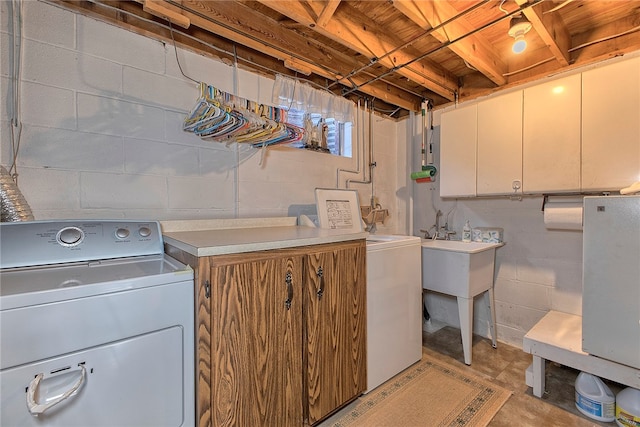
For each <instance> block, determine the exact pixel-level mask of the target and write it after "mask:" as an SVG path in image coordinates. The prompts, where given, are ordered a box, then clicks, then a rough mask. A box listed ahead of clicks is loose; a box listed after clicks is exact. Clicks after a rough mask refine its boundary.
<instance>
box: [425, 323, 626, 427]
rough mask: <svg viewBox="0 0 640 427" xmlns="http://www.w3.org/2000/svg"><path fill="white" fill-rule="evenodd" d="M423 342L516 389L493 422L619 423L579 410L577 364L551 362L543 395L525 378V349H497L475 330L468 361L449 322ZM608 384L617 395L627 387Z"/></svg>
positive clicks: (544, 426) (546, 426)
mask: <svg viewBox="0 0 640 427" xmlns="http://www.w3.org/2000/svg"><path fill="white" fill-rule="evenodd" d="M423 347H424V348H425V351H426V352H427V353H428V354H430V355H431V356H433V357H435V358H437V359H439V360H443V361H445V362H448V363H450V364H453V365H456V366H459V367H463V368H464V369H469V370H470V371H472V372H476V373H478V374H480V375H482V376H485V377H489V378H492V379H494V381H496V382H497V383H499V384H500V385H502V386H503V387H505V388H507V389H510V390H512V391H513V395H512V396H511V397H510V398H509V400H508V401H507V403H506V404H505V405H504V406H503V407H502V409H500V411H499V412H498V414H497V415H496V416H495V417H494V418H493V420H492V421H491V423H490V424H489V426H491V427H502V426H509V427H513V426H519V427H529V426H531V427H538V426H540V427H550V426H563V427H569V426H578V427H587V426H613V427H615V426H616V423H615V422H611V423H602V422H598V421H596V420H593V419H591V418H589V417H587V416H585V415H583V414H581V413H580V412H579V411H578V410H577V409H576V407H575V403H574V402H575V394H574V383H575V379H576V377H577V375H578V374H579V371H576V370H575V369H572V368H567V367H564V366H561V365H558V364H556V363H552V362H547V367H546V387H545V394H544V395H543V397H542V398H537V397H535V396H533V394H532V392H531V388H530V387H527V385H526V384H525V377H524V375H525V370H526V369H527V366H529V365H530V364H531V355H530V354H527V353H525V352H524V351H522V350H521V349H520V348H516V347H513V346H509V345H507V344H503V343H500V342H498V348H497V349H494V348H492V347H491V340H489V339H485V338H482V337H480V336H475V335H474V337H473V360H472V363H471V366H466V365H465V364H464V358H463V354H462V339H461V337H460V330H459V329H456V328H452V327H449V326H445V327H443V328H441V329H439V330H437V331H435V332H432V333H428V332H424V333H423ZM605 383H606V384H607V385H608V386H609V387H610V388H611V390H612V391H613V393H614V394H617V393H618V392H619V391H620V390H621V389H622V388H623V387H621V386H620V385H619V384H616V383H612V382H609V381H605Z"/></svg>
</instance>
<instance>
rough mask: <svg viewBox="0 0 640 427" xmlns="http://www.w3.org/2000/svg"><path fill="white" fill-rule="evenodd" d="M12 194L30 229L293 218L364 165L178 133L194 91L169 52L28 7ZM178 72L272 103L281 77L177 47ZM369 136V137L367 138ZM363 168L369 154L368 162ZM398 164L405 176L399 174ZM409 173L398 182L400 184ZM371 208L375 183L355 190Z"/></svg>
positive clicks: (387, 124) (391, 151)
mask: <svg viewBox="0 0 640 427" xmlns="http://www.w3.org/2000/svg"><path fill="white" fill-rule="evenodd" d="M22 4H23V21H24V25H23V39H22V46H23V50H22V56H23V60H22V85H21V96H20V102H21V113H22V114H21V121H22V122H23V131H22V138H21V144H20V151H19V155H18V158H17V160H18V161H17V164H18V172H19V177H18V186H19V188H20V189H21V191H22V193H23V195H24V196H25V199H26V200H27V202H28V203H29V204H30V206H31V208H32V210H33V212H34V215H35V217H36V219H54V218H145V219H146V218H151V219H160V220H162V219H183V218H230V217H254V216H284V215H288V214H292V213H293V214H295V209H292V206H293V207H296V206H303V207H308V206H312V205H314V204H315V198H314V191H313V190H314V189H315V188H316V187H326V188H336V187H340V188H344V187H345V181H346V180H347V179H348V178H352V179H356V180H358V179H362V175H357V174H347V173H341V174H338V173H337V170H338V169H346V170H355V169H356V167H357V165H356V164H355V163H356V158H355V156H354V158H341V157H338V156H331V155H327V154H322V153H315V152H309V151H304V150H296V149H290V148H288V149H287V148H278V147H275V148H270V149H268V150H265V151H264V152H263V151H262V150H257V149H252V148H250V147H248V146H246V145H241V144H240V145H238V144H231V145H229V146H225V145H224V144H221V143H216V142H207V141H202V140H200V139H199V138H197V137H195V136H193V135H191V134H189V133H186V132H183V131H182V120H183V118H184V117H185V114H186V113H187V112H188V111H189V110H190V109H191V108H192V107H193V106H194V105H195V102H196V99H197V97H198V89H197V85H196V84H195V83H194V82H193V81H191V80H189V79H187V78H185V77H184V76H183V75H182V73H181V71H180V69H179V67H178V63H177V62H176V51H175V50H174V47H173V45H172V44H170V43H167V44H165V43H163V42H161V41H158V40H153V39H150V38H147V37H144V36H140V35H137V34H135V33H132V32H129V31H126V30H123V29H120V28H118V27H115V26H112V25H109V24H106V23H103V22H100V21H97V20H95V19H92V18H88V17H85V16H82V15H79V14H76V13H73V12H70V11H67V10H65V9H63V8H61V7H58V6H54V5H50V4H47V3H43V2H39V1H24V2H22ZM0 7H1V8H2V14H1V15H2V21H1V23H0V42H1V48H2V61H1V68H0V78H1V80H0V87H1V92H2V99H3V103H2V105H1V106H0V108H1V115H0V124H1V128H0V132H1V133H0V136H1V147H0V162H1V163H2V165H4V166H5V167H7V166H8V165H9V164H10V162H11V160H12V156H11V137H10V124H9V120H10V118H11V116H12V108H11V106H12V102H11V99H9V98H10V97H9V94H10V91H9V88H10V85H11V81H10V76H11V72H10V71H11V61H10V57H11V49H10V46H11V44H12V26H11V25H10V22H11V13H10V2H0ZM177 56H178V58H179V61H180V65H181V66H182V70H183V71H184V73H185V74H186V75H187V76H189V77H190V78H192V79H195V80H197V81H204V82H207V83H209V84H212V85H214V86H216V87H217V88H219V89H221V90H223V91H226V92H230V93H235V94H237V95H238V96H241V97H244V98H247V99H251V100H254V101H258V102H260V103H264V104H271V97H272V94H271V91H272V87H273V80H271V79H268V78H265V77H262V76H259V75H258V74H254V73H250V72H247V71H245V70H242V69H234V68H233V67H230V66H228V65H226V64H224V63H222V62H220V61H217V60H214V59H211V58H207V57H204V56H201V55H198V54H194V53H192V52H189V51H185V50H182V49H178V50H177ZM396 127H397V125H396V123H395V121H392V120H388V119H385V118H383V117H381V116H380V115H376V116H375V119H374V133H376V134H381V135H384V137H383V138H379V139H377V141H376V145H378V144H379V145H380V147H381V148H380V150H379V151H380V159H379V160H378V162H377V163H378V168H377V170H376V177H377V182H379V183H380V187H376V188H375V192H376V194H377V195H378V196H379V198H380V200H381V201H382V202H383V203H384V204H385V206H384V207H386V208H389V210H390V211H391V212H392V213H393V216H392V218H391V219H390V221H388V223H387V224H385V226H383V227H382V229H383V230H386V231H387V232H390V233H391V232H396V233H403V232H406V231H405V230H406V227H407V224H406V223H405V222H404V219H402V220H401V221H399V220H398V215H397V211H398V208H399V207H400V209H401V211H402V212H403V214H404V212H406V208H403V206H405V205H406V201H405V200H402V199H401V198H399V197H397V195H396V194H395V188H396V182H395V180H396V174H397V171H398V166H397V162H396V159H395V152H396V150H395V147H396V144H397V142H396V141H397V137H396ZM365 131H366V134H367V135H368V133H369V132H368V127H365ZM363 157H364V156H363ZM402 168H403V166H400V169H402ZM403 175H404V174H403ZM351 188H355V189H357V190H358V191H359V193H360V195H361V197H360V198H361V201H363V203H368V201H369V199H370V193H371V186H370V185H364V184H353V185H352V186H351Z"/></svg>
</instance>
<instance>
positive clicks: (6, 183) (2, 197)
mask: <svg viewBox="0 0 640 427" xmlns="http://www.w3.org/2000/svg"><path fill="white" fill-rule="evenodd" d="M0 202H2V206H1V210H0V214H1V215H0V222H15V221H32V220H33V219H34V218H33V213H31V208H30V207H29V204H28V203H27V201H26V200H25V199H24V196H22V193H21V192H20V189H19V188H18V186H17V185H16V183H15V182H14V181H13V178H11V174H10V173H9V171H7V169H5V167H4V166H0Z"/></svg>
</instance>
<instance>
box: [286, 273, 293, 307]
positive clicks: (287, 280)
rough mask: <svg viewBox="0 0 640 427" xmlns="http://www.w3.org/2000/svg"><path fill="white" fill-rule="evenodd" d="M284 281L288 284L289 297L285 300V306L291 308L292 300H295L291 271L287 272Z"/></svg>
mask: <svg viewBox="0 0 640 427" xmlns="http://www.w3.org/2000/svg"><path fill="white" fill-rule="evenodd" d="M284 281H285V283H286V284H287V299H286V300H285V301H284V306H285V307H287V310H289V309H290V308H291V301H292V300H293V279H292V278H291V272H290V271H288V272H287V275H286V276H285V278H284Z"/></svg>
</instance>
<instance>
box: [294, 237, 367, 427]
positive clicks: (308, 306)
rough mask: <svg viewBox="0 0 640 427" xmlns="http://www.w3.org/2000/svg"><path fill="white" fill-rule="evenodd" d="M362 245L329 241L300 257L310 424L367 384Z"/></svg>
mask: <svg viewBox="0 0 640 427" xmlns="http://www.w3.org/2000/svg"><path fill="white" fill-rule="evenodd" d="M365 257H366V247H365V246H364V244H358V245H356V246H354V245H348V246H344V247H340V246H336V245H332V246H327V247H326V248H325V249H322V250H320V249H319V250H318V251H315V252H313V253H311V254H308V255H307V256H306V262H305V267H306V268H305V272H306V274H307V278H306V286H305V289H306V292H305V296H304V299H305V306H304V316H303V319H304V337H305V342H304V345H305V348H304V352H303V355H304V357H305V369H306V376H305V377H306V378H305V379H306V386H305V392H306V399H305V400H306V405H305V406H306V408H305V409H306V411H308V412H306V413H305V415H306V419H307V420H308V422H309V424H315V423H316V422H318V421H320V420H321V419H323V418H325V417H326V416H327V415H329V414H330V413H332V412H333V411H334V410H335V409H337V408H339V407H341V406H342V405H344V404H345V403H347V402H349V401H350V400H352V399H353V398H355V397H357V396H359V395H360V394H361V393H362V392H363V391H364V390H366V386H367V371H366V366H367V359H366V313H365V310H366V292H365V291H366V277H365V276H366V264H365Z"/></svg>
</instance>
